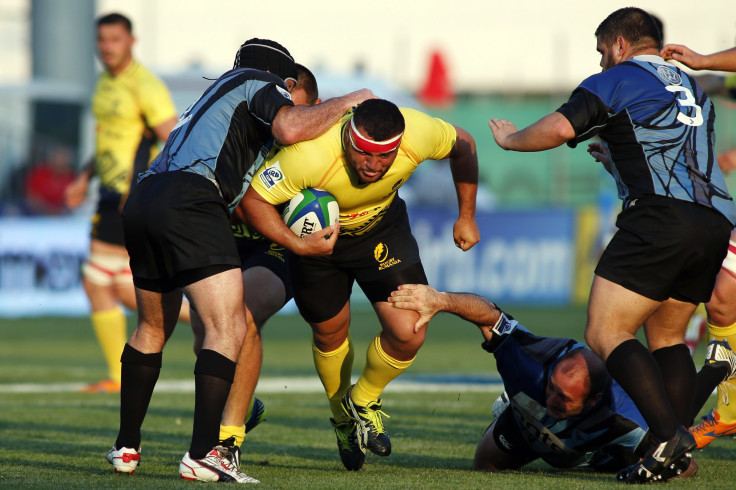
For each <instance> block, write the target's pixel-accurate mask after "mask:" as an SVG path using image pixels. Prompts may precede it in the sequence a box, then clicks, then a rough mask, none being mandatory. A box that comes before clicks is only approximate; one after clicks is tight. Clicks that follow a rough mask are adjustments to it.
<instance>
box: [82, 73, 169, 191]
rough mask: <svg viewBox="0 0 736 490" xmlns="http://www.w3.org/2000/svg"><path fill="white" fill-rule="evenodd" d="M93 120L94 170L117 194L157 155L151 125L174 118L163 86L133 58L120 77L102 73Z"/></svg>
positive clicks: (107, 186)
mask: <svg viewBox="0 0 736 490" xmlns="http://www.w3.org/2000/svg"><path fill="white" fill-rule="evenodd" d="M92 113H93V114H94V116H95V119H96V120H97V127H96V151H95V169H96V172H97V176H98V177H99V178H100V184H101V185H102V186H103V187H105V188H107V189H109V190H112V191H114V192H117V193H119V194H126V193H127V192H128V190H129V189H130V182H131V179H132V178H133V176H134V175H135V174H138V173H139V172H141V171H143V170H145V169H146V168H148V165H150V164H151V161H152V160H153V158H154V157H155V156H156V154H157V153H158V148H157V146H156V145H155V135H154V134H153V131H151V129H150V128H153V127H156V126H158V125H159V124H162V123H164V122H166V121H168V120H169V119H171V118H172V117H176V109H175V108H174V103H173V102H172V100H171V95H170V94H169V90H168V89H167V88H166V85H165V84H164V83H163V82H162V81H161V80H160V79H159V78H158V77H156V76H155V75H154V74H153V73H151V72H150V71H148V70H147V69H146V68H145V67H144V66H143V65H141V64H140V63H138V62H136V61H133V62H132V63H131V64H130V66H128V67H127V68H126V69H125V71H123V72H122V73H120V74H119V75H118V76H115V77H113V76H111V75H110V74H109V73H108V72H107V71H104V72H103V73H102V74H100V76H99V78H98V80H97V86H96V87H95V92H94V94H93V96H92Z"/></svg>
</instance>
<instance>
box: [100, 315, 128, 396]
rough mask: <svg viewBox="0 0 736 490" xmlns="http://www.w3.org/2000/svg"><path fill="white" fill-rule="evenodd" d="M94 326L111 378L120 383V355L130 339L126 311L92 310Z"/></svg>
mask: <svg viewBox="0 0 736 490" xmlns="http://www.w3.org/2000/svg"><path fill="white" fill-rule="evenodd" d="M92 326H93V327H94V330H95V334H96V335H97V341H98V342H99V343H100V347H102V354H103V355H104V356H105V361H106V362H107V369H108V372H109V376H110V379H111V380H113V381H117V382H118V383H120V370H121V365H120V356H121V355H122V354H123V348H124V347H125V342H126V341H127V340H128V333H127V324H126V322H125V313H123V311H122V310H121V309H119V308H114V309H112V310H105V311H96V312H92Z"/></svg>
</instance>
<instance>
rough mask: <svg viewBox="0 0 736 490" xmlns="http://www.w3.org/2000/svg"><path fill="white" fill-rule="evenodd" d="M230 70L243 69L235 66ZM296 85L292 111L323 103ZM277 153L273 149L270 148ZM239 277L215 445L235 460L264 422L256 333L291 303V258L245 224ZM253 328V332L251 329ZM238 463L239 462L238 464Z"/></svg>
mask: <svg viewBox="0 0 736 490" xmlns="http://www.w3.org/2000/svg"><path fill="white" fill-rule="evenodd" d="M234 68H242V67H240V66H237V65H236V66H234ZM296 71H297V83H296V85H295V86H294V88H293V89H291V92H290V93H291V100H292V102H294V105H300V106H313V105H317V104H319V103H320V102H322V99H320V98H319V89H318V87H317V80H316V79H315V78H314V75H313V74H312V72H311V71H309V69H307V68H306V67H305V66H303V65H300V64H299V63H297V64H296ZM275 150H278V148H275ZM232 230H233V235H234V236H235V241H236V242H237V245H238V253H239V254H240V259H241V265H240V269H241V270H242V271H243V292H244V298H243V299H244V302H245V305H246V307H247V308H248V313H249V314H248V316H247V319H248V328H247V330H246V335H245V339H244V340H243V347H242V348H241V349H240V355H239V357H238V366H237V367H236V369H235V378H234V379H233V385H232V387H231V388H230V394H229V395H228V397H227V403H226V404H225V411H224V412H223V415H222V424H221V425H220V440H221V441H227V440H228V439H229V438H231V437H232V438H233V440H232V441H230V443H228V444H225V445H227V446H232V447H233V452H234V453H235V454H236V456H239V454H240V446H242V444H243V440H244V439H245V436H246V434H248V433H249V432H250V431H251V430H252V429H253V428H254V427H256V426H257V425H258V424H260V423H261V422H263V421H264V420H265V419H266V407H265V405H264V404H263V402H261V400H259V399H258V398H255V397H254V396H253V393H254V392H255V389H256V384H258V377H259V375H260V372H261V364H262V362H263V346H262V344H261V330H262V329H263V327H264V325H265V324H266V322H267V321H268V319H269V318H271V317H272V316H273V315H274V314H275V313H276V312H277V311H279V310H280V309H281V308H283V306H284V305H285V304H286V303H287V302H288V301H289V300H290V299H291V298H293V297H294V293H293V291H292V289H291V281H290V280H289V270H290V263H291V252H290V251H289V250H287V249H285V248H284V247H282V246H281V245H278V244H277V243H274V242H272V241H270V240H268V239H266V238H264V237H263V236H261V235H260V234H259V233H258V232H255V231H251V230H249V229H248V226H247V225H245V224H242V223H241V224H238V225H232ZM251 327H252V328H251ZM192 330H193V331H194V352H195V354H199V351H200V350H201V348H202V342H203V341H204V326H203V325H202V321H201V319H200V318H199V315H197V312H196V310H192ZM238 462H239V459H238Z"/></svg>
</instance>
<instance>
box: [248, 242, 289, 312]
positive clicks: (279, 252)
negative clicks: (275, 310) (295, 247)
mask: <svg viewBox="0 0 736 490" xmlns="http://www.w3.org/2000/svg"><path fill="white" fill-rule="evenodd" d="M235 243H236V245H237V246H238V254H239V255H240V269H241V270H247V269H250V268H253V267H265V268H266V269H268V270H270V271H271V272H273V273H274V274H276V276H277V277H278V278H279V279H281V282H282V283H283V284H284V290H285V292H286V297H285V298H284V304H286V303H287V302H288V301H289V300H290V299H291V298H293V297H294V290H293V288H292V287H291V279H290V277H289V276H290V268H291V262H292V255H293V254H292V252H291V251H289V250H288V249H286V248H284V247H282V246H281V245H279V244H278V243H274V242H272V241H270V240H268V239H265V238H243V237H238V236H236V237H235Z"/></svg>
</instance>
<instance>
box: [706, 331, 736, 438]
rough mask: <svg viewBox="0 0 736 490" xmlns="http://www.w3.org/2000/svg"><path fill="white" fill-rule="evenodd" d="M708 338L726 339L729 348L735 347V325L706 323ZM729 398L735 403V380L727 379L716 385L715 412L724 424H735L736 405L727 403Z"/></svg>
mask: <svg viewBox="0 0 736 490" xmlns="http://www.w3.org/2000/svg"><path fill="white" fill-rule="evenodd" d="M708 338H709V339H713V338H715V339H716V340H723V339H726V340H727V341H728V344H729V345H730V346H731V348H734V347H736V323H735V324H733V325H731V326H729V327H716V326H713V325H711V324H710V323H708ZM731 398H733V399H734V400H733V401H735V402H736V380H733V379H727V380H726V381H723V382H721V384H719V385H718V405H717V406H716V411H717V412H718V415H719V416H720V420H721V422H723V423H724V424H733V423H734V422H736V403H729V402H730V401H731V400H730V399H731Z"/></svg>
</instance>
